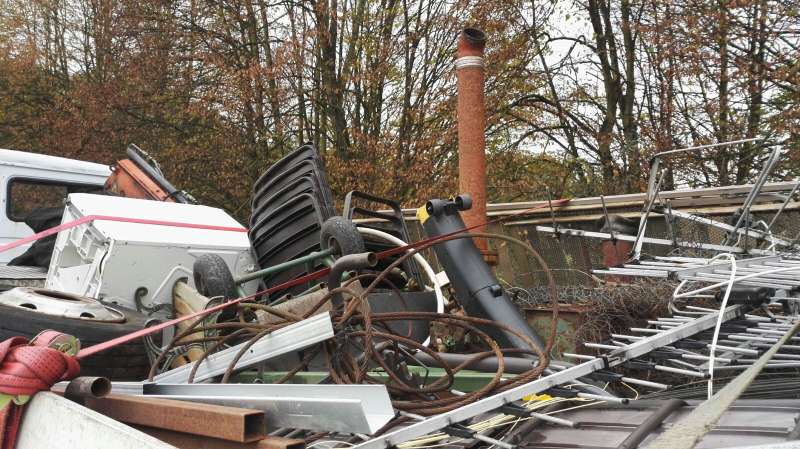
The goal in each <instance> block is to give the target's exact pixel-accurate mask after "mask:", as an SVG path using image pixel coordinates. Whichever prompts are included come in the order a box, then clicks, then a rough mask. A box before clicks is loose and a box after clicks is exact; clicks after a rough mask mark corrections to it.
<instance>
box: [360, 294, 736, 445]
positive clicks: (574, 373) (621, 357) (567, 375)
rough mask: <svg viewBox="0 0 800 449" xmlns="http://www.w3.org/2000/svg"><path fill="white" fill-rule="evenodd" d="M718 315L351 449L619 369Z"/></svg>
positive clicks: (400, 438)
mask: <svg viewBox="0 0 800 449" xmlns="http://www.w3.org/2000/svg"><path fill="white" fill-rule="evenodd" d="M741 313H742V309H741V306H738V305H736V306H731V307H728V308H727V309H725V311H724V312H723V321H727V320H729V319H732V318H735V317H737V316H739V315H741ZM717 316H718V312H713V313H709V314H708V315H704V316H702V317H700V318H697V319H696V320H693V321H690V322H687V323H686V324H683V325H680V326H678V327H675V328H672V329H669V330H665V331H662V332H659V333H658V334H655V335H653V336H652V337H648V338H645V339H643V340H639V341H637V342H636V343H633V344H631V345H629V346H626V347H624V348H620V349H619V350H617V351H614V352H612V353H610V354H608V355H606V356H605V357H604V358H598V359H594V360H589V361H587V362H584V363H581V364H579V365H575V366H573V367H571V368H567V369H565V370H563V371H559V372H557V373H554V374H551V375H549V376H546V377H542V378H539V379H537V380H534V381H532V382H529V383H527V384H524V385H520V386H518V387H516V388H512V389H510V390H508V391H505V392H503V393H498V394H495V395H493V396H489V397H486V398H484V399H481V400H479V401H477V402H475V403H472V404H469V405H465V406H463V407H460V408H457V409H455V410H452V411H449V412H446V413H442V414H439V415H435V416H431V417H430V418H427V419H425V420H423V421H419V422H417V423H416V424H412V425H410V426H407V427H404V428H402V429H398V430H395V431H393V432H390V433H387V434H385V435H381V436H379V437H376V438H373V439H371V440H368V441H365V442H363V443H361V444H359V445H356V446H354V449H355V448H357V449H384V448H388V447H390V446H396V445H398V444H400V443H403V442H406V441H408V440H411V439H413V438H417V437H420V436H423V435H427V434H429V433H431V432H435V431H437V430H439V429H441V428H443V427H446V426H448V425H451V424H456V423H460V422H462V421H466V420H468V419H470V418H473V417H475V416H477V415H480V414H482V413H488V412H491V411H492V410H495V409H497V408H499V407H502V406H503V405H506V404H508V403H511V402H514V401H518V400H520V399H522V398H523V397H525V396H528V395H531V394H536V393H540V392H542V391H544V390H547V389H548V388H550V387H554V386H556V385H561V384H564V383H567V382H571V381H573V380H575V379H577V378H579V377H583V376H587V375H589V374H591V373H593V372H595V371H597V370H601V369H605V368H607V367H613V366H617V365H621V364H623V363H625V362H626V361H628V360H631V359H634V358H636V357H639V356H642V355H644V354H647V353H648V352H650V351H652V350H653V349H656V348H660V347H662V346H666V345H669V344H672V343H674V342H676V341H678V340H681V339H684V338H687V337H690V336H692V335H694V334H696V333H698V332H702V331H704V330H706V329H710V328H712V327H714V325H715V324H716V321H717ZM606 361H607V362H608V363H607V364H606Z"/></svg>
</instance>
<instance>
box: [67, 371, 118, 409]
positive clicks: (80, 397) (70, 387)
mask: <svg viewBox="0 0 800 449" xmlns="http://www.w3.org/2000/svg"><path fill="white" fill-rule="evenodd" d="M109 393H111V381H110V380H108V379H106V378H105V377H88V376H84V377H76V378H75V379H72V380H71V381H70V382H69V383H68V384H67V387H66V388H65V389H64V397H65V398H67V399H69V400H70V401H72V402H77V403H78V404H81V405H83V404H84V402H85V401H86V398H102V397H103V396H107V395H108V394H109Z"/></svg>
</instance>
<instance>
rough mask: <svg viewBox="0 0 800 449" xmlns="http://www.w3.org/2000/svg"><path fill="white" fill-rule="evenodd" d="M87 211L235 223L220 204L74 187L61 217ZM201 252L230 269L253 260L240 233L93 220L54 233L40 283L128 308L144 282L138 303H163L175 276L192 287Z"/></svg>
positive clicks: (237, 270) (238, 270) (240, 269)
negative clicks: (85, 191)
mask: <svg viewBox="0 0 800 449" xmlns="http://www.w3.org/2000/svg"><path fill="white" fill-rule="evenodd" d="M89 215H106V216H114V217H124V218H136V219H146V220H159V221H171V222H180V223H189V224H194V225H206V226H220V227H227V228H239V229H242V226H241V225H240V224H239V223H237V222H236V220H234V219H233V218H232V217H231V216H229V215H228V214H227V213H225V212H224V211H223V210H221V209H216V208H212V207H207V206H199V205H193V204H179V203H166V202H159V201H150V200H141V199H133V198H120V197H112V196H103V195H91V194H82V193H80V194H78V193H76V194H72V195H70V196H69V199H68V203H67V208H66V210H65V213H64V217H63V219H62V222H63V223H66V222H70V221H73V220H76V219H79V218H81V217H85V216H89ZM205 253H214V254H217V255H219V256H220V257H222V259H224V260H225V262H226V264H227V265H228V267H229V269H230V270H231V272H232V273H233V274H234V275H236V274H239V273H242V272H244V271H245V270H246V269H248V268H249V267H250V266H251V265H253V264H254V262H253V259H252V256H251V255H250V241H249V240H248V238H247V233H246V232H238V231H226V230H209V229H191V228H184V227H173V226H164V225H153V224H140V223H124V222H113V221H104V220H97V221H93V222H89V223H85V224H81V225H79V226H77V227H74V228H72V229H69V230H64V231H62V232H60V233H59V234H58V237H57V239H56V245H55V249H54V251H53V258H52V260H51V262H50V269H49V271H48V275H47V281H46V284H45V285H46V287H47V288H51V289H54V290H61V291H66V292H70V293H74V294H78V295H84V296H89V297H92V298H98V299H105V300H108V301H111V302H115V303H117V304H120V305H123V306H125V307H130V308H135V307H136V303H135V295H136V292H137V290H138V289H140V288H145V289H146V290H147V294H146V295H145V296H143V297H142V303H143V304H144V305H146V306H152V305H155V304H171V303H172V286H173V285H174V283H175V282H176V281H177V280H179V279H186V280H187V281H188V283H189V285H192V286H193V285H194V282H193V279H192V266H193V265H194V262H195V260H196V258H197V257H198V256H199V255H201V254H205ZM78 266H83V268H77V267H78ZM85 267H88V268H85ZM256 287H257V283H256V282H251V283H249V284H247V285H246V286H245V292H247V293H251V292H254V291H255V288H256Z"/></svg>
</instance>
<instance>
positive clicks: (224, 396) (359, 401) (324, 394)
mask: <svg viewBox="0 0 800 449" xmlns="http://www.w3.org/2000/svg"><path fill="white" fill-rule="evenodd" d="M142 392H143V393H144V395H145V396H147V397H157V398H164V399H174V400H179V401H192V402H202V403H206V404H217V405H227V406H231V407H242V408H251V409H256V410H263V411H264V413H265V414H266V418H267V426H268V427H269V428H278V427H288V428H295V429H309V430H322V431H331V432H344V433H365V434H372V433H375V432H377V431H378V430H379V429H380V428H381V427H383V426H384V425H386V423H388V422H389V421H390V420H391V419H392V418H394V415H395V412H394V409H393V408H392V402H391V399H390V398H389V393H388V391H387V390H386V387H385V386H383V385H331V384H318V385H305V384H296V385H293V384H145V385H144V386H143V391H142Z"/></svg>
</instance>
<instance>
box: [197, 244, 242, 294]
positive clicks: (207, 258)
mask: <svg viewBox="0 0 800 449" xmlns="http://www.w3.org/2000/svg"><path fill="white" fill-rule="evenodd" d="M192 270H193V271H194V285H195V289H196V290H197V293H200V294H201V295H203V296H205V297H206V298H214V297H217V296H222V297H223V298H225V299H233V298H236V297H238V296H239V294H238V293H237V290H236V283H235V282H234V281H233V275H232V274H231V270H229V269H228V264H226V263H225V260H224V259H223V258H222V257H220V256H219V255H217V254H202V255H201V256H200V257H198V258H197V260H196V261H195V262H194V266H193V267H192Z"/></svg>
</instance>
